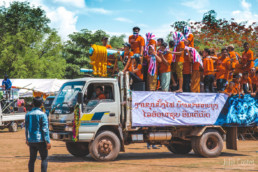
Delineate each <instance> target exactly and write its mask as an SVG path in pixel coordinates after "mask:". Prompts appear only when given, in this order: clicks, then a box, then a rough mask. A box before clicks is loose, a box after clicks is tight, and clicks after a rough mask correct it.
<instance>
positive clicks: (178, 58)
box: [102, 26, 258, 96]
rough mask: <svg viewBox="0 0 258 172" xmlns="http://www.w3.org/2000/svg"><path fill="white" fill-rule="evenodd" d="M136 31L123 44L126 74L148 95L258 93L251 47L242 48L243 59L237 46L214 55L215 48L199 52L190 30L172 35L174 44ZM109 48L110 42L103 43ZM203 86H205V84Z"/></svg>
mask: <svg viewBox="0 0 258 172" xmlns="http://www.w3.org/2000/svg"><path fill="white" fill-rule="evenodd" d="M139 32H140V28H139V27H134V28H133V35H131V36H129V39H128V43H125V44H124V55H123V56H122V57H121V58H120V60H121V61H122V62H123V65H124V69H123V72H127V71H128V72H129V73H130V76H131V78H132V80H133V83H134V84H135V83H144V84H145V90H147V91H155V90H161V91H174V92H195V93H199V92H211V93H213V92H219V93H226V94H228V95H229V96H230V95H236V94H239V95H240V94H251V95H253V96H255V95H256V94H257V92H258V89H256V88H257V85H258V71H256V68H255V66H254V60H255V59H254V54H253V51H252V50H251V49H250V48H249V44H248V43H247V42H245V43H244V44H243V48H244V51H243V52H242V54H241V55H240V54H239V53H238V52H236V51H235V50H234V45H228V46H227V47H225V48H222V49H221V51H220V52H215V49H213V48H205V49H204V50H203V51H199V52H198V51H197V50H196V49H195V48H194V35H193V34H192V32H191V27H189V26H185V27H184V29H183V33H182V32H173V33H172V35H173V40H172V41H169V42H168V43H166V42H165V41H164V39H163V38H158V39H157V40H156V39H155V36H154V35H153V34H152V33H147V34H146V40H145V39H144V38H143V37H142V36H141V35H140V34H139ZM102 41H103V45H104V46H106V47H107V48H109V49H110V48H112V47H111V46H110V45H108V38H107V37H104V38H103V39H102ZM202 83H203V84H202Z"/></svg>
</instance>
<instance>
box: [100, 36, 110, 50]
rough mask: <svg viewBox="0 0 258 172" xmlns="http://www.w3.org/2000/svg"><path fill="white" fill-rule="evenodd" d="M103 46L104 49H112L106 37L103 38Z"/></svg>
mask: <svg viewBox="0 0 258 172" xmlns="http://www.w3.org/2000/svg"><path fill="white" fill-rule="evenodd" d="M102 44H103V46H104V47H106V48H108V49H112V46H111V45H109V44H108V37H106V36H104V37H103V38H102Z"/></svg>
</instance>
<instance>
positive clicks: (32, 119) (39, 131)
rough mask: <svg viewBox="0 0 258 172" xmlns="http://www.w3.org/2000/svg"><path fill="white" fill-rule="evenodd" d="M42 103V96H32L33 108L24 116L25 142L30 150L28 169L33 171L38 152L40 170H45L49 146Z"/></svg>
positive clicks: (46, 123) (46, 121) (47, 129)
mask: <svg viewBox="0 0 258 172" xmlns="http://www.w3.org/2000/svg"><path fill="white" fill-rule="evenodd" d="M42 105H43V99H42V97H35V98H33V106H34V108H33V109H32V110H31V111H30V112H28V113H27V114H26V116H25V136H26V144H27V145H28V146H29V150H30V160H29V164H28V168H29V171H34V164H35V161H36V158H37V153H38V152H39V154H40V157H41V171H42V172H46V171H47V164H48V162H47V156H48V150H49V149H50V148H51V144H50V138H49V128H48V118H47V115H46V114H45V113H44V112H42V110H41V109H40V107H41V106H42Z"/></svg>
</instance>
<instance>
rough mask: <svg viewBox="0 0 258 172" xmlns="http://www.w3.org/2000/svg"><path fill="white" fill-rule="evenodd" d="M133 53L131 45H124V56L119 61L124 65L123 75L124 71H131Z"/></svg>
mask: <svg viewBox="0 0 258 172" xmlns="http://www.w3.org/2000/svg"><path fill="white" fill-rule="evenodd" d="M132 58H133V52H132V51H131V45H130V44H129V43H127V42H126V43H124V54H123V55H122V56H120V61H121V62H122V63H123V65H124V69H123V73H125V72H126V71H131V66H132Z"/></svg>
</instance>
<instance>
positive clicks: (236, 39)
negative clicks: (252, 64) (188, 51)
mask: <svg viewBox="0 0 258 172" xmlns="http://www.w3.org/2000/svg"><path fill="white" fill-rule="evenodd" d="M216 17H217V13H216V12H215V11H214V10H210V11H208V12H207V13H204V15H203V19H202V21H199V22H189V21H188V22H186V23H184V22H183V21H179V22H175V23H174V24H173V25H172V27H173V28H174V29H178V28H181V27H183V26H184V25H186V24H189V25H190V26H191V28H192V32H193V34H194V39H195V40H194V44H195V48H196V49H197V50H202V49H203V48H204V47H209V48H215V50H217V51H220V49H221V48H222V47H225V46H228V45H229V44H233V45H235V50H236V51H238V52H241V51H243V48H242V46H243V43H244V42H249V44H250V47H251V48H254V47H255V46H256V45H255V44H256V39H257V38H256V33H255V31H254V28H255V27H257V25H256V23H252V24H251V25H247V22H242V23H238V22H235V21H234V19H233V18H232V19H231V20H229V21H227V20H225V19H217V18H216ZM179 26H180V27H179Z"/></svg>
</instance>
